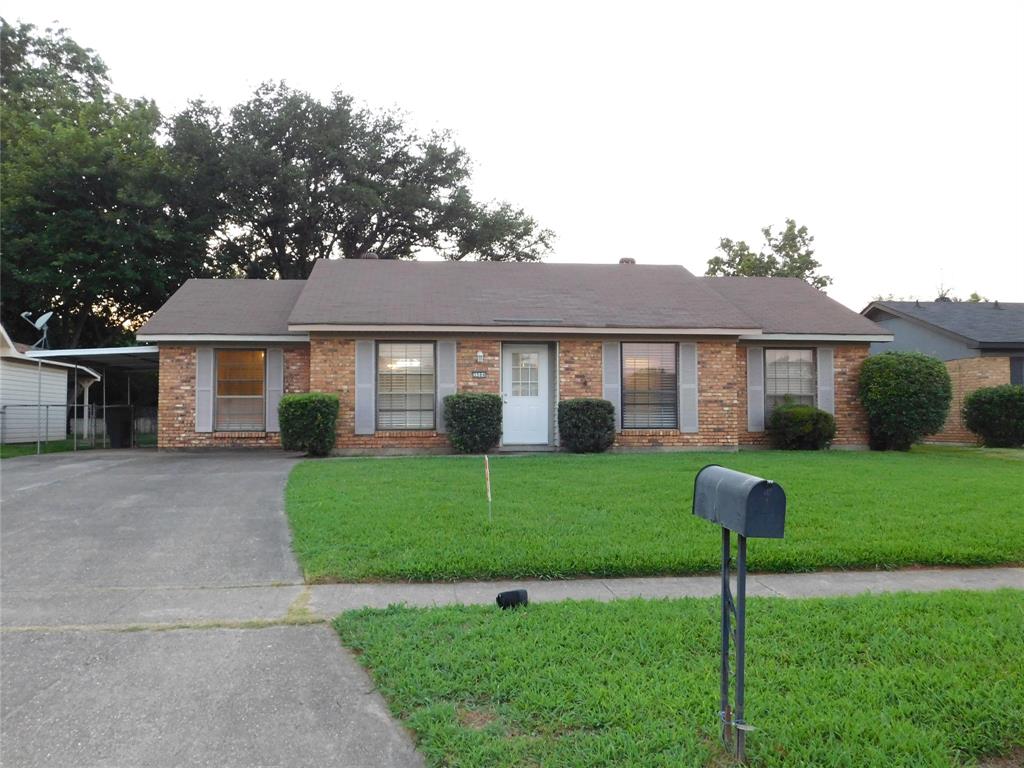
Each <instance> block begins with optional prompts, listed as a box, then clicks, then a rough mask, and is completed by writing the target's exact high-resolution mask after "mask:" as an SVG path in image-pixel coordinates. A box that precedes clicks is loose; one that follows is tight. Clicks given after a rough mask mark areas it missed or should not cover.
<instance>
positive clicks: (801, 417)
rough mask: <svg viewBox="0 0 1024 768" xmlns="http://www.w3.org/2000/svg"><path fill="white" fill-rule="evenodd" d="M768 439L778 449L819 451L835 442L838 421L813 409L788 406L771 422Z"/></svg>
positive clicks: (780, 408)
mask: <svg viewBox="0 0 1024 768" xmlns="http://www.w3.org/2000/svg"><path fill="white" fill-rule="evenodd" d="M768 436H769V437H770V438H771V441H772V446H773V447H775V448H782V449H783V450H788V451H820V450H822V449H824V448H828V446H829V445H830V444H831V443H832V440H833V439H834V438H835V436H836V420H835V419H834V418H833V417H832V414H831V413H828V412H826V411H823V410H821V409H820V408H815V407H814V406H813V405H799V404H797V403H786V404H783V405H780V406H779V407H778V408H776V409H775V410H774V411H772V415H771V416H770V417H769V418H768Z"/></svg>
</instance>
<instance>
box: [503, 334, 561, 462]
mask: <svg viewBox="0 0 1024 768" xmlns="http://www.w3.org/2000/svg"><path fill="white" fill-rule="evenodd" d="M501 349H502V352H501V358H502V359H501V396H502V400H504V402H505V405H504V408H503V409H502V413H501V420H502V434H501V442H502V443H503V444H505V445H546V444H547V442H548V419H549V416H550V412H551V409H550V407H549V406H550V401H549V395H548V390H549V386H548V348H547V346H545V345H543V344H503V345H502V348H501Z"/></svg>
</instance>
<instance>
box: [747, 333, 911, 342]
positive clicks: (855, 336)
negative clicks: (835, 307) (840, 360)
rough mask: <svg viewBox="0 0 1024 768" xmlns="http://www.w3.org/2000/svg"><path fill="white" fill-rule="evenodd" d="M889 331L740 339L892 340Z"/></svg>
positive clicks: (773, 335)
mask: <svg viewBox="0 0 1024 768" xmlns="http://www.w3.org/2000/svg"><path fill="white" fill-rule="evenodd" d="M892 340H893V335H892V334H891V333H762V334H757V335H752V336H740V341H862V342H864V341H866V342H884V341H892Z"/></svg>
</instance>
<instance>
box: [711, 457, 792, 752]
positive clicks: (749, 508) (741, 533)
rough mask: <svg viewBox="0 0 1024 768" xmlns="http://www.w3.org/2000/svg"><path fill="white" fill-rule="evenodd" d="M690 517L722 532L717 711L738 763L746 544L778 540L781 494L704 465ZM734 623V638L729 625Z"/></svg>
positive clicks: (743, 726)
mask: <svg viewBox="0 0 1024 768" xmlns="http://www.w3.org/2000/svg"><path fill="white" fill-rule="evenodd" d="M693 514H695V515H697V516H698V517H703V518H704V519H705V520H709V521H711V522H712V523H716V524H717V525H720V526H721V527H722V666H721V690H720V702H719V704H720V707H719V713H718V716H719V718H720V719H721V721H722V739H723V741H724V742H725V744H726V746H727V747H728V746H729V745H730V743H731V744H733V745H734V746H735V751H736V758H737V759H738V760H739V761H740V762H743V761H744V760H745V759H746V756H745V754H744V750H745V742H746V732H747V731H748V730H751V728H750V726H749V725H747V723H746V721H745V720H744V719H743V712H744V704H745V702H744V696H743V693H744V683H745V670H744V664H745V662H746V632H747V626H746V625H747V539H748V538H749V537H755V538H767V539H781V538H782V534H783V528H784V527H785V523H786V494H785V492H784V491H783V490H782V486H780V485H778V484H777V483H773V482H772V481H771V480H764V479H762V478H760V477H754V476H753V475H748V474H745V473H743V472H736V471H735V470H732V469H726V468H725V467H720V466H718V465H717V464H709V465H708V466H706V467H704V468H703V469H701V470H700V472H698V473H697V477H696V479H695V480H694V483H693ZM731 532H735V533H736V534H737V537H738V542H737V548H736V549H737V552H736V599H735V601H734V600H733V596H732V590H731V589H730V585H729V571H730V564H731V560H732V541H731ZM734 619H735V622H736V629H735V633H734V632H733V629H732V622H733V620H734ZM730 640H732V642H733V644H734V645H735V648H736V698H735V703H736V706H735V708H733V707H732V705H731V704H730V702H729V688H730V676H729V645H730Z"/></svg>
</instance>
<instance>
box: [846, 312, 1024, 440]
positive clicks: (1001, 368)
mask: <svg viewBox="0 0 1024 768" xmlns="http://www.w3.org/2000/svg"><path fill="white" fill-rule="evenodd" d="M861 314H863V315H864V316H865V317H867V318H869V319H871V320H874V321H875V322H876V323H878V324H879V325H880V326H882V327H884V328H885V330H886V331H888V332H889V333H891V334H892V335H893V342H892V343H891V344H884V345H876V344H872V345H871V353H872V354H877V353H879V352H885V351H886V350H889V349H892V350H900V351H904V352H923V353H924V354H926V355H931V356H932V357H937V358H939V359H940V360H942V361H944V362H945V364H946V369H947V370H948V371H949V377H950V379H951V381H952V384H953V401H952V402H951V403H950V406H949V416H948V417H947V418H946V424H945V425H944V426H943V428H942V430H941V431H940V432H938V433H937V434H934V435H931V436H930V437H928V438H927V439H926V442H936V443H968V444H972V445H973V444H975V443H977V442H978V436H977V435H975V434H974V433H973V432H971V431H970V430H968V429H967V427H966V426H965V425H964V422H963V415H962V413H961V409H962V408H963V404H964V398H965V397H966V396H967V395H968V394H970V393H971V392H973V391H974V390H976V389H980V388H981V387H995V386H998V385H1000V384H1024V303H1003V302H999V301H995V302H989V301H982V302H970V301H955V302H954V301H875V302H872V303H871V304H869V305H868V306H867V307H865V308H864V310H863V311H862V313H861Z"/></svg>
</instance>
